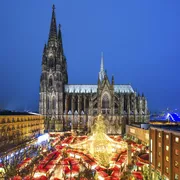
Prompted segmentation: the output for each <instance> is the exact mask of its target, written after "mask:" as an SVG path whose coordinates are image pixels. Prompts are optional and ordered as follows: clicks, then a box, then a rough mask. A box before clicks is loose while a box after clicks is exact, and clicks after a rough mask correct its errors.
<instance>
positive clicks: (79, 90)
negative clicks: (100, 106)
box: [65, 85, 134, 93]
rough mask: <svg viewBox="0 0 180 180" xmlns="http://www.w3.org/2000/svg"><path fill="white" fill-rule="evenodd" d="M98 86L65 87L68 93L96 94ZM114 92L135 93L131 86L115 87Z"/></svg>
mask: <svg viewBox="0 0 180 180" xmlns="http://www.w3.org/2000/svg"><path fill="white" fill-rule="evenodd" d="M97 87H98V86H97V85H65V92H67V93H73V92H74V93H91V92H92V93H96V92H97ZM114 91H115V92H117V93H119V92H120V93H134V90H133V88H132V87H131V85H114Z"/></svg>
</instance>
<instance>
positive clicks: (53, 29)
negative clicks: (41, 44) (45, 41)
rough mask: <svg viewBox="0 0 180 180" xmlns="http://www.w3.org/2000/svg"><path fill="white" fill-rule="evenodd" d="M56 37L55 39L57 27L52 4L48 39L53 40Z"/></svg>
mask: <svg viewBox="0 0 180 180" xmlns="http://www.w3.org/2000/svg"><path fill="white" fill-rule="evenodd" d="M56 39H57V27H56V16H55V5H54V4H53V7H52V18H51V26H50V32H49V41H54V40H56Z"/></svg>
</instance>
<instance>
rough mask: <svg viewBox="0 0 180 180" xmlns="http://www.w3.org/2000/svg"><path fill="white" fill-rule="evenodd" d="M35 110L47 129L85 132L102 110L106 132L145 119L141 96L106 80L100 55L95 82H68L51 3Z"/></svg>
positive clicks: (127, 86) (59, 30) (126, 86)
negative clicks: (47, 34)
mask: <svg viewBox="0 0 180 180" xmlns="http://www.w3.org/2000/svg"><path fill="white" fill-rule="evenodd" d="M39 113H40V114H42V115H43V116H45V124H46V129H47V130H49V131H65V130H84V131H88V130H89V128H90V127H91V125H92V124H93V123H94V122H93V117H94V116H95V115H97V114H99V113H102V114H104V115H105V116H106V118H105V119H106V124H107V125H108V127H109V128H108V132H107V133H109V134H122V133H124V131H125V124H131V122H144V121H147V119H148V118H149V115H148V108H147V100H146V98H145V97H144V95H142V96H140V95H139V94H137V93H136V92H135V91H134V90H133V88H132V86H131V85H130V84H127V85H120V84H115V81H114V77H112V78H111V82H110V81H109V78H108V76H107V73H106V72H105V70H104V62H103V56H102V57H101V65H100V72H99V74H98V82H97V84H94V85H90V84H84V85H79V84H76V85H71V84H68V72H67V61H66V57H65V55H64V50H63V43H62V35H61V26H60V25H59V26H58V30H57V26H56V16H55V7H54V5H53V10H52V19H51V24H50V32H49V38H48V43H47V44H45V46H44V51H43V56H42V73H41V78H40V100H39Z"/></svg>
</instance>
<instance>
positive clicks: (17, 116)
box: [0, 112, 44, 152]
mask: <svg viewBox="0 0 180 180" xmlns="http://www.w3.org/2000/svg"><path fill="white" fill-rule="evenodd" d="M43 133H44V117H43V116H42V115H38V114H30V113H19V112H14V113H13V112H11V113H9V112H8V113H4V112H2V113H0V142H1V143H0V149H1V152H2V150H6V148H11V147H13V146H16V145H18V144H20V143H21V142H24V141H28V140H31V139H32V138H34V137H37V136H39V135H40V134H43Z"/></svg>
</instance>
